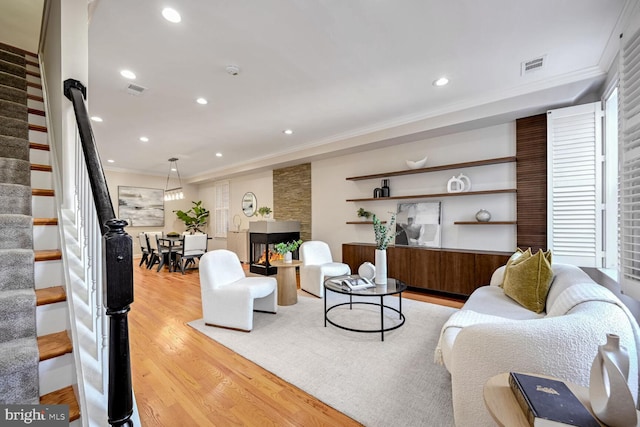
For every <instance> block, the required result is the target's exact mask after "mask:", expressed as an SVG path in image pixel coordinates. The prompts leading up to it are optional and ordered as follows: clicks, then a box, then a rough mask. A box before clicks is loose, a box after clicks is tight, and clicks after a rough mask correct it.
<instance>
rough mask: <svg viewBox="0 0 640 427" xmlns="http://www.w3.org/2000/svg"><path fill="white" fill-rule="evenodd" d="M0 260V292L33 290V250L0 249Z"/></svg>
mask: <svg viewBox="0 0 640 427" xmlns="http://www.w3.org/2000/svg"><path fill="white" fill-rule="evenodd" d="M0 259H2V263H0V291H9V290H15V289H33V288H34V272H33V266H34V262H35V253H34V251H33V249H0ZM34 304H35V303H34Z"/></svg>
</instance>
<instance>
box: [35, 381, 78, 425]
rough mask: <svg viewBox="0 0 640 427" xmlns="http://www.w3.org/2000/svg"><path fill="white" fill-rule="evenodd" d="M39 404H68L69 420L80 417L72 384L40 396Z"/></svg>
mask: <svg viewBox="0 0 640 427" xmlns="http://www.w3.org/2000/svg"><path fill="white" fill-rule="evenodd" d="M40 404H41V405H69V422H71V421H75V420H77V419H78V418H80V406H79V405H78V399H76V393H75V392H74V391H73V387H72V386H67V387H65V388H61V389H60V390H56V391H52V392H51V393H48V394H45V395H44V396H40Z"/></svg>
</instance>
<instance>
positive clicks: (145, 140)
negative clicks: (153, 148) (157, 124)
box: [140, 136, 149, 142]
mask: <svg viewBox="0 0 640 427" xmlns="http://www.w3.org/2000/svg"><path fill="white" fill-rule="evenodd" d="M140 141H142V142H149V138H147V137H146V136H141V137H140Z"/></svg>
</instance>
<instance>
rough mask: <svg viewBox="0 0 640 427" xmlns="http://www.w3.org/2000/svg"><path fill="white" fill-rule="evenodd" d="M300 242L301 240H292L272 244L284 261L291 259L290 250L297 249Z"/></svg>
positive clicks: (290, 260) (287, 261)
mask: <svg viewBox="0 0 640 427" xmlns="http://www.w3.org/2000/svg"><path fill="white" fill-rule="evenodd" d="M301 244H302V240H292V241H291V242H280V243H276V244H275V245H273V248H274V249H275V251H276V252H277V253H279V254H280V255H282V260H283V261H284V262H286V263H290V262H292V261H293V256H292V252H294V251H295V250H297V249H298V246H300V245H301Z"/></svg>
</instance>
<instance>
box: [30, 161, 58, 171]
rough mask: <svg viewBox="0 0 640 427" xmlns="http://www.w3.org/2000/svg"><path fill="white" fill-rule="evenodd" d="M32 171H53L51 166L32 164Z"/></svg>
mask: <svg viewBox="0 0 640 427" xmlns="http://www.w3.org/2000/svg"><path fill="white" fill-rule="evenodd" d="M31 170H32V171H41V172H51V171H52V170H53V169H52V168H51V166H50V165H39V164H37V163H31Z"/></svg>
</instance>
